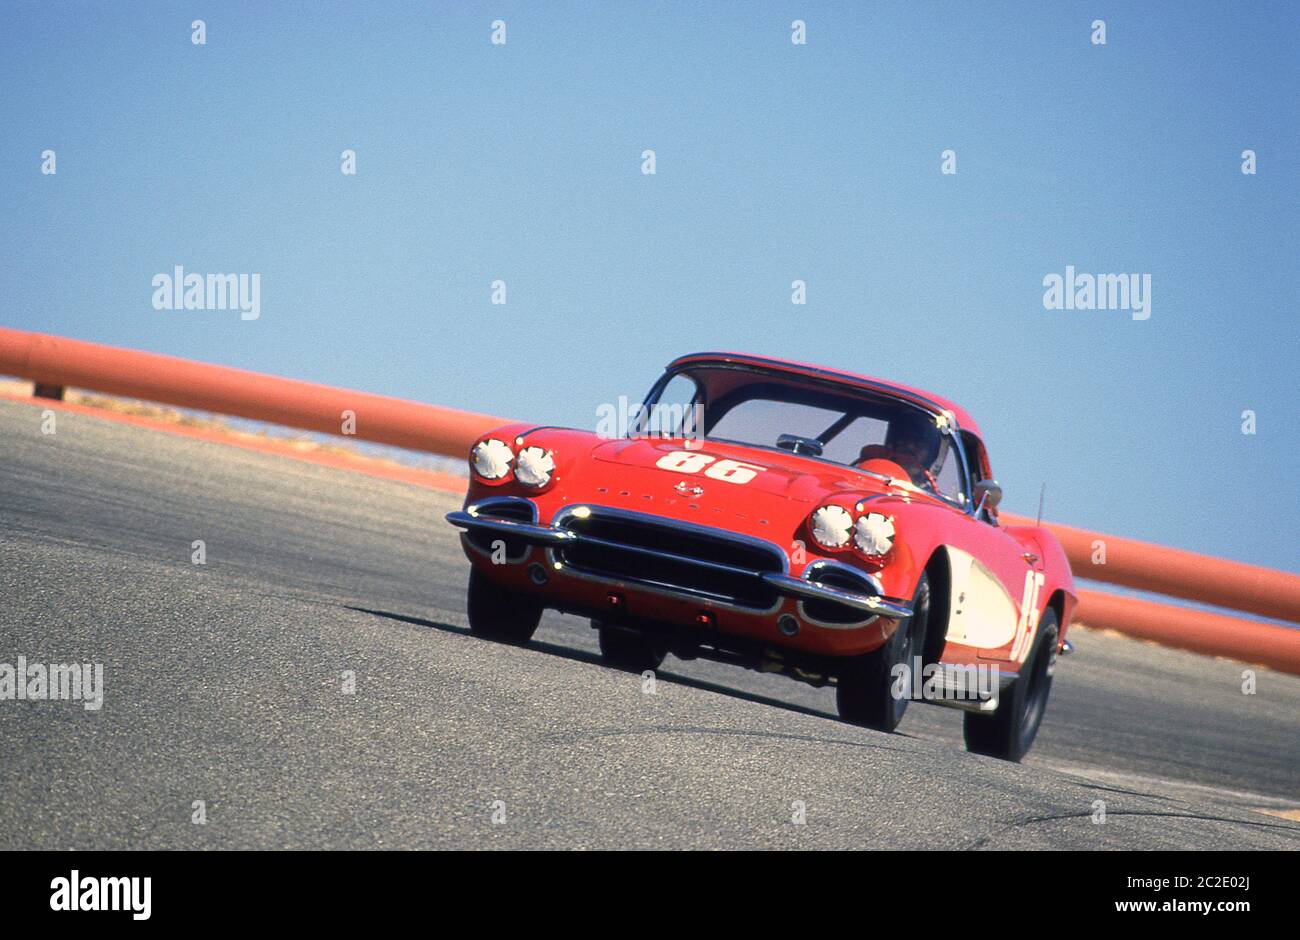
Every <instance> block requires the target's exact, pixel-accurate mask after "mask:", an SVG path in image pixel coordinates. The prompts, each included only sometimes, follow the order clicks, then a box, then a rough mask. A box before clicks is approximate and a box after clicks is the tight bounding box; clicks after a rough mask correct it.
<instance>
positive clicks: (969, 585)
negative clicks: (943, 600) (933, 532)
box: [946, 546, 1016, 649]
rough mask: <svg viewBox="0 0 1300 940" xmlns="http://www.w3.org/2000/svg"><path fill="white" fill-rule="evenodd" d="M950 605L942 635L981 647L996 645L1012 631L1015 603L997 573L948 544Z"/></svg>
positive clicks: (1009, 640)
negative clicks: (950, 586)
mask: <svg viewBox="0 0 1300 940" xmlns="http://www.w3.org/2000/svg"><path fill="white" fill-rule="evenodd" d="M947 552H948V563H949V565H950V567H951V570H952V591H951V597H950V599H949V602H950V604H951V605H952V607H951V610H950V611H949V613H948V635H947V637H946V639H949V640H952V641H953V642H956V643H964V644H966V645H967V646H978V647H980V648H982V649H998V648H1000V647H1003V646H1006V645H1007V644H1008V643H1010V642H1011V639H1012V637H1014V636H1015V635H1016V604H1015V601H1013V600H1012V598H1011V595H1010V594H1008V593H1007V590H1006V588H1004V587H1003V586H1002V582H1001V581H999V580H998V578H997V575H995V574H994V573H993V572H992V571H989V569H988V568H986V567H984V565H982V564H980V562H979V561H977V560H976V559H975V558H974V556H972V555H969V554H967V553H966V552H963V551H962V550H961V549H959V548H953V547H952V546H948V548H947Z"/></svg>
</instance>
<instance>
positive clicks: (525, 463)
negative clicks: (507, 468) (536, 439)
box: [515, 447, 555, 488]
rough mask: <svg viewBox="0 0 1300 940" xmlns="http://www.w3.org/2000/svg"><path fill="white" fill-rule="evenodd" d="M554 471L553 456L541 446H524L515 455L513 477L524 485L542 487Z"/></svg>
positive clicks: (549, 480) (549, 479)
mask: <svg viewBox="0 0 1300 940" xmlns="http://www.w3.org/2000/svg"><path fill="white" fill-rule="evenodd" d="M554 473H555V457H554V456H552V454H551V452H550V451H549V450H544V449H543V448H541V447H525V448H524V449H523V450H521V451H520V452H519V453H518V454H517V455H516V456H515V479H516V480H518V481H519V482H520V483H522V484H523V485H524V486H531V487H534V488H538V487H543V486H545V485H546V484H548V483H550V482H551V476H552V474H554Z"/></svg>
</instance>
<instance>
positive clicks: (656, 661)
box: [592, 621, 668, 672]
mask: <svg viewBox="0 0 1300 940" xmlns="http://www.w3.org/2000/svg"><path fill="white" fill-rule="evenodd" d="M592 623H593V625H594V626H595V627H596V630H597V631H598V633H599V637H600V655H601V658H602V659H604V660H605V665H607V666H612V667H613V668H615V669H626V670H627V671H628V672H646V671H647V670H649V671H650V672H653V671H654V670H656V669H658V668H659V667H660V666H662V665H663V662H664V657H665V656H666V655H668V651H667V650H666V649H664V647H663V645H662V644H660V643H658V642H656V641H655V640H654V639H653V638H652V637H649V636H647V635H646V634H644V633H641V632H640V631H636V630H626V629H623V628H622V627H613V626H609V625H607V624H603V623H600V622H599V621H592Z"/></svg>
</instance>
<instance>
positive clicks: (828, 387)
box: [447, 353, 1076, 760]
mask: <svg viewBox="0 0 1300 940" xmlns="http://www.w3.org/2000/svg"><path fill="white" fill-rule="evenodd" d="M611 425H612V422H611ZM627 425H628V426H627V427H625V428H615V427H612V426H611V427H604V428H601V429H599V430H598V431H597V433H591V432H587V431H578V430H572V429H568V428H555V427H534V426H531V425H526V424H516V425H509V426H506V427H503V428H498V429H497V430H495V431H492V432H491V433H489V434H486V435H484V436H483V437H482V438H481V439H479V440H478V442H477V443H475V444H474V446H473V448H472V451H471V453H470V476H471V482H470V487H469V494H468V496H467V498H466V502H465V508H464V510H463V511H460V512H453V513H449V514H448V516H447V520H448V521H449V522H451V523H452V524H453V525H455V526H458V527H460V528H461V529H463V530H465V531H464V532H463V533H462V543H463V546H464V549H465V554H466V556H467V557H468V558H469V560H470V562H471V570H470V578H469V598H468V609H469V623H470V629H471V630H472V632H473V633H475V634H477V635H480V636H484V637H488V638H491V639H494V640H500V641H505V642H511V643H526V642H527V641H528V640H529V638H530V637H531V636H532V635H533V632H534V630H536V628H537V623H538V620H539V619H540V617H541V613H542V610H543V609H544V608H553V609H557V610H561V611H565V612H568V613H573V614H578V615H580V616H584V617H590V618H591V620H592V624H593V626H595V627H596V628H597V629H598V630H599V637H600V649H601V653H602V655H603V657H604V658H605V660H606V661H607V662H608V663H609V664H611V665H613V666H617V667H620V668H624V669H632V670H636V671H643V670H652V669H656V668H658V667H659V665H660V664H661V663H662V662H663V659H664V656H665V655H666V654H667V653H669V652H671V653H673V654H674V655H675V656H678V657H680V658H684V659H689V658H694V657H700V656H703V657H708V658H711V659H717V660H721V661H724V662H731V663H736V664H738V665H744V666H749V667H751V668H755V669H759V670H762V671H767V672H780V673H784V674H786V675H788V676H791V677H793V678H797V679H800V680H802V681H805V682H810V683H812V684H814V685H825V684H833V685H834V686H835V689H836V700H837V703H838V707H839V712H840V715H841V716H842V717H843V718H845V719H846V720H848V721H852V722H855V723H859V724H863V725H867V726H870V727H873V728H878V729H881V730H885V731H892V730H893V729H894V728H895V727H896V726H897V724H898V722H899V720H900V719H901V718H902V716H903V713H904V711H905V709H906V708H907V704H908V702H909V701H910V700H913V699H917V700H925V701H931V702H936V703H938V704H943V705H949V706H952V707H956V708H960V709H962V710H963V711H964V712H965V714H964V721H965V738H966V745H967V747H968V749H970V750H972V751H976V752H978V753H981V754H989V755H992V756H995V757H1000V758H1003V759H1006V760H1019V759H1020V758H1021V757H1022V756H1023V755H1024V754H1025V752H1026V751H1027V750H1028V749H1029V747H1030V745H1031V744H1032V743H1033V740H1034V737H1035V735H1036V734H1037V731H1038V727H1039V724H1040V722H1041V720H1042V716H1043V711H1044V708H1045V707H1046V704H1047V697H1048V693H1049V691H1050V689H1051V681H1052V671H1053V668H1054V666H1055V662H1056V657H1057V654H1058V652H1059V651H1060V650H1062V649H1063V648H1068V644H1066V642H1065V628H1066V626H1067V625H1068V624H1069V622H1070V616H1071V613H1072V611H1073V609H1074V606H1075V602H1076V598H1075V594H1074V584H1073V579H1072V577H1071V574H1070V567H1069V563H1068V562H1067V561H1066V558H1065V554H1064V552H1063V551H1062V549H1061V546H1060V545H1059V544H1058V543H1057V541H1056V539H1055V538H1054V537H1053V536H1052V535H1051V534H1050V533H1049V532H1048V531H1047V530H1045V529H1043V528H1039V527H1014V526H1003V525H1001V524H999V522H998V516H997V508H998V502H999V500H1000V499H1001V495H1002V494H1001V489H1000V488H999V486H998V484H997V483H996V482H994V480H993V475H992V471H991V468H990V466H989V459H988V455H987V454H986V453H985V450H984V444H983V441H982V439H981V437H980V433H979V431H978V429H977V428H976V426H975V423H974V421H972V420H971V418H970V416H969V415H967V414H966V412H965V411H963V410H962V409H961V408H959V407H957V406H956V405H954V404H952V403H950V402H947V401H944V400H943V399H941V398H939V397H937V396H935V395H931V394H928V393H926V392H921V391H918V390H916V389H912V388H907V387H905V386H901V385H895V384H893V383H889V382H883V381H880V380H878V379H872V378H868V377H866V376H861V375H854V374H851V373H846V372H839V371H834V370H830V369H823V368H818V367H815V366H809V365H803V364H800V363H795V362H787V361H784V360H778V359H768V358H763V357H759V356H749V355H739V354H733V353H697V354H694V355H689V356H684V357H682V358H680V359H677V360H676V361H674V362H672V363H671V364H670V365H669V366H668V368H667V371H666V372H665V373H664V375H663V377H662V378H660V379H659V381H658V382H657V383H656V384H655V386H654V388H653V389H652V390H651V392H650V395H649V397H648V398H647V399H646V401H645V404H644V405H642V406H641V407H640V408H639V409H634V414H633V416H632V418H631V420H630V421H628V422H627Z"/></svg>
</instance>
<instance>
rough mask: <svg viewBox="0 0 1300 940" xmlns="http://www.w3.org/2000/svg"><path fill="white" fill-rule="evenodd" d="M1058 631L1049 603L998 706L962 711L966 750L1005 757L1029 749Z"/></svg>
mask: <svg viewBox="0 0 1300 940" xmlns="http://www.w3.org/2000/svg"><path fill="white" fill-rule="evenodd" d="M1058 635H1059V630H1058V628H1057V621H1056V611H1054V610H1052V609H1051V608H1050V607H1049V608H1047V610H1045V611H1043V616H1042V619H1041V620H1039V622H1038V639H1037V640H1035V642H1034V649H1033V651H1032V652H1031V653H1030V655H1029V656H1027V657H1026V658H1025V665H1024V668H1023V669H1022V671H1021V674H1020V678H1018V679H1017V680H1016V681H1015V682H1013V683H1012V684H1011V687H1010V688H1009V689H1007V690H1006V691H1005V692H1003V693H1002V694H1001V695H1000V696H999V698H1000V699H1001V701H999V703H998V710H997V711H995V712H994V713H993V714H992V715H978V714H975V713H974V712H967V713H966V715H965V724H964V726H963V730H964V732H965V737H966V750H968V751H970V752H972V753H974V754H986V755H988V756H989V757H997V758H1000V759H1001V760H1009V761H1019V760H1020V759H1021V758H1022V757H1024V756H1025V755H1026V754H1027V753H1029V748H1030V747H1031V746H1032V745H1033V743H1034V738H1035V737H1037V736H1038V728H1039V726H1040V725H1041V724H1042V723H1043V712H1045V711H1046V710H1047V697H1048V695H1050V694H1051V691H1052V670H1053V668H1054V666H1055V664H1056V644H1057V637H1058Z"/></svg>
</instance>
